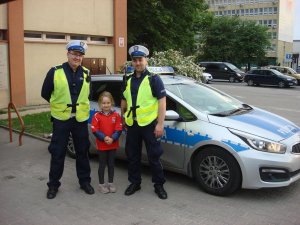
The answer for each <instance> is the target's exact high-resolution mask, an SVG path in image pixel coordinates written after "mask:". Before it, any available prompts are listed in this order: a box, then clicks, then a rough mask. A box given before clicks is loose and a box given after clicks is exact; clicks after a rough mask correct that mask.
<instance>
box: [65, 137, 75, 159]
mask: <svg viewBox="0 0 300 225" xmlns="http://www.w3.org/2000/svg"><path fill="white" fill-rule="evenodd" d="M67 153H68V155H69V156H70V157H71V158H73V159H75V158H76V152H75V147H74V143H73V138H72V134H70V136H69V140H68V145H67Z"/></svg>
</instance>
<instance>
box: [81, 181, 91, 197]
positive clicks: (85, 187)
mask: <svg viewBox="0 0 300 225" xmlns="http://www.w3.org/2000/svg"><path fill="white" fill-rule="evenodd" d="M80 188H81V189H82V190H84V192H85V193H87V194H89V195H92V194H94V193H95V191H94V188H93V187H92V186H91V185H90V184H89V183H86V184H83V185H81V186H80Z"/></svg>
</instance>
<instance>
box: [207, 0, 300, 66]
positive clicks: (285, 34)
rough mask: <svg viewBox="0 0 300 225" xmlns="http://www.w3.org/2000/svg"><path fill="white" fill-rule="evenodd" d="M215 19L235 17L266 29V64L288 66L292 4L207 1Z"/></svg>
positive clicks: (255, 0)
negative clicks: (268, 38)
mask: <svg viewBox="0 0 300 225" xmlns="http://www.w3.org/2000/svg"><path fill="white" fill-rule="evenodd" d="M206 2H207V4H208V5H209V11H211V12H213V13H214V14H215V16H238V17H240V18H241V19H244V20H252V21H255V22H256V23H257V24H260V25H262V26H266V27H268V28H269V29H268V34H269V37H270V39H271V47H270V49H268V52H267V57H268V59H269V63H270V64H280V65H284V66H289V65H290V64H291V60H292V59H291V56H292V52H293V23H294V10H295V9H294V0H207V1H206Z"/></svg>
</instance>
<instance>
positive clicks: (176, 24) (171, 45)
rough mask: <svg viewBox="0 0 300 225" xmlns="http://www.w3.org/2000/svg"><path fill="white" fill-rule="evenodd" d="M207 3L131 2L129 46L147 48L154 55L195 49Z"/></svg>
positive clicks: (173, 0)
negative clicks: (156, 52)
mask: <svg viewBox="0 0 300 225" xmlns="http://www.w3.org/2000/svg"><path fill="white" fill-rule="evenodd" d="M206 9H207V5H206V4H204V0H189V1H182V0H143V1H140V0H128V17H127V18H128V23H127V24H128V46H131V45H134V44H144V45H146V46H147V47H148V48H149V49H150V50H151V51H150V52H154V51H164V50H167V49H175V50H184V51H186V52H190V51H192V50H193V49H194V45H195V38H194V36H195V33H196V29H197V26H196V25H197V24H198V22H199V14H200V13H201V12H203V11H204V10H206Z"/></svg>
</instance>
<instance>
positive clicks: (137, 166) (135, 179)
mask: <svg viewBox="0 0 300 225" xmlns="http://www.w3.org/2000/svg"><path fill="white" fill-rule="evenodd" d="M129 54H130V56H131V58H132V65H133V67H134V69H135V70H134V73H133V74H132V75H131V76H130V77H128V78H126V80H125V82H124V87H123V98H122V101H121V114H122V116H123V122H124V123H125V126H126V127H127V137H126V153H127V157H128V162H129V165H128V180H129V182H130V185H129V186H128V187H127V189H126V190H125V195H132V194H134V193H135V192H136V191H138V190H140V189H141V182H142V179H141V152H142V142H143V141H144V143H145V146H146V150H147V155H148V161H149V165H150V167H151V172H152V182H153V183H154V191H155V193H156V194H157V195H158V197H159V198H160V199H167V197H168V196H167V192H166V191H165V189H164V187H163V185H164V183H165V176H164V172H163V167H162V164H161V162H160V157H161V155H162V154H163V150H162V148H161V146H160V141H159V140H160V137H161V136H162V135H163V132H164V125H163V123H164V119H165V112H166V91H165V88H164V85H163V82H162V80H161V78H160V77H159V76H158V75H156V74H152V73H150V72H149V71H148V70H147V68H146V66H147V56H148V55H149V51H148V49H147V48H146V47H144V46H142V45H135V46H132V47H131V48H130V49H129Z"/></svg>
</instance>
